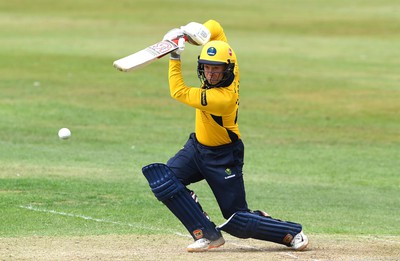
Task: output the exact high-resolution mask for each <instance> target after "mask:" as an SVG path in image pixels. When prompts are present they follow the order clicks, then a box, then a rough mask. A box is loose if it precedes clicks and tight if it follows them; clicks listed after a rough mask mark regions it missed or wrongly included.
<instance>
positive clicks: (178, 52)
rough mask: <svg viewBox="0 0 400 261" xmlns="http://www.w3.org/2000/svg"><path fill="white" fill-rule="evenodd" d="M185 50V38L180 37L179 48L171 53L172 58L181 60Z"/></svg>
mask: <svg viewBox="0 0 400 261" xmlns="http://www.w3.org/2000/svg"><path fill="white" fill-rule="evenodd" d="M184 50H185V38H183V37H182V38H179V40H178V49H176V50H175V51H173V52H172V53H171V60H180V59H181V53H182V52H183V51H184Z"/></svg>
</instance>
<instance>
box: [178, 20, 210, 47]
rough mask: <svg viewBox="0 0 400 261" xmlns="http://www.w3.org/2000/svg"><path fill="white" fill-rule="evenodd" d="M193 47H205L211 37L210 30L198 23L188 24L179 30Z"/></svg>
mask: <svg viewBox="0 0 400 261" xmlns="http://www.w3.org/2000/svg"><path fill="white" fill-rule="evenodd" d="M180 29H181V30H182V31H183V33H184V34H185V35H186V37H187V38H188V42H189V43H191V44H193V45H205V44H206V43H208V41H209V40H210V37H211V33H210V30H208V28H207V27H205V26H204V25H202V24H200V23H196V22H190V23H188V24H187V25H184V26H181V28H180Z"/></svg>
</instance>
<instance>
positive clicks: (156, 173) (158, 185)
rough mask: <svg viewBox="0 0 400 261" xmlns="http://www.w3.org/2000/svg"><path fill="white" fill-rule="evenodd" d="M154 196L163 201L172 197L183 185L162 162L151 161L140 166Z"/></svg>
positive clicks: (183, 187) (182, 188)
mask: <svg viewBox="0 0 400 261" xmlns="http://www.w3.org/2000/svg"><path fill="white" fill-rule="evenodd" d="M142 172H143V175H144V176H145V177H146V179H147V181H148V182H149V185H150V188H151V190H152V191H153V193H154V195H155V196H156V198H157V199H158V200H160V201H164V200H166V199H169V198H171V197H173V196H174V195H175V194H177V193H178V192H179V191H181V190H184V189H185V186H183V184H182V183H181V182H180V181H179V180H178V179H177V178H176V177H175V175H174V174H173V173H172V171H171V170H170V168H169V167H168V166H167V165H165V164H162V163H153V164H150V165H147V166H145V167H143V168H142Z"/></svg>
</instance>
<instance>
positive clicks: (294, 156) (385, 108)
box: [0, 0, 400, 255]
mask: <svg viewBox="0 0 400 261" xmlns="http://www.w3.org/2000/svg"><path fill="white" fill-rule="evenodd" d="M399 13H400V3H399V2H397V1H393V0H392V1H389V0H382V1H373V0H365V1H347V2H346V1H341V0H329V1H317V0H306V1H295V0H289V1H277V0H276V1H255V0H249V1H246V4H244V3H242V2H240V1H238V2H237V3H236V2H232V1H226V0H222V1H217V2H216V1H210V0H206V1H201V3H200V2H198V1H181V0H179V1H161V0H160V1H156V0H154V1H144V0H142V1H122V0H121V1H105V0H98V1H90V0H80V1H78V0H70V1H66V0H63V1H48V0H37V1H28V0H20V1H2V2H0V39H1V40H0V57H1V59H0V224H1V225H0V237H1V238H3V239H4V238H22V237H32V236H53V237H68V236H97V235H121V236H122V235H128V236H129V235H149V234H151V235H170V234H172V233H186V232H185V230H184V228H183V227H182V226H181V224H180V223H179V222H178V221H177V220H176V219H175V218H174V217H173V216H172V215H171V214H170V213H169V212H168V211H167V209H166V208H165V207H164V206H163V205H162V204H161V203H159V202H158V201H157V200H156V199H155V198H154V196H153V195H152V193H151V191H150V189H149V187H148V185H147V182H146V180H145V178H144V177H143V175H142V174H141V167H142V166H144V165H146V164H149V163H152V162H165V161H167V160H168V159H169V157H170V156H172V155H174V153H175V152H176V151H177V150H178V149H180V147H181V146H182V145H183V144H184V142H185V141H186V139H187V137H188V135H189V133H190V132H191V131H193V127H194V111H193V109H191V108H189V107H186V106H185V105H182V104H179V103H177V102H175V101H174V100H172V99H171V98H170V97H169V90H168V83H167V78H166V77H167V63H168V59H163V60H159V61H158V62H157V63H154V64H151V65H150V66H148V67H146V68H143V69H142V70H140V71H136V72H133V73H122V72H119V71H117V70H115V69H114V68H113V67H112V62H113V61H114V60H116V59H118V58H120V57H122V56H125V55H127V54H130V53H132V52H133V51H136V50H140V49H142V48H143V47H145V46H147V45H149V44H152V43H154V42H157V41H158V40H159V39H160V38H162V36H163V35H164V33H165V32H166V31H168V30H169V29H171V28H173V27H177V26H180V25H184V24H186V23H188V22H190V21H198V22H204V21H206V20H207V19H210V18H213V19H216V20H218V21H219V22H221V24H222V25H223V26H224V29H225V32H226V34H227V36H228V39H229V40H230V43H231V45H232V46H233V47H234V49H235V51H236V53H237V55H238V59H239V64H240V68H241V93H240V94H241V108H240V113H239V124H240V127H241V133H242V136H243V139H244V143H245V145H246V158H245V170H244V172H245V182H246V188H247V199H248V203H249V205H250V207H251V208H252V209H263V210H266V211H267V212H269V213H270V214H272V215H273V216H275V217H278V218H281V219H289V220H293V221H298V222H300V223H302V224H303V226H304V228H305V230H306V231H307V232H308V233H309V234H311V235H324V236H325V235H328V236H335V235H344V236H347V235H350V236H371V235H372V236H398V235H399V234H400V226H399V225H398V224H399V223H400V211H399V206H400V197H399V195H400V194H399V191H400V175H399V174H400V165H399V162H400V102H399V101H400V84H399V82H400V59H399V57H400V48H399V46H400V35H399V32H400V16H399ZM199 52H200V48H199V47H195V46H189V45H187V48H186V50H185V52H184V54H183V66H184V67H183V69H184V76H185V79H186V82H187V83H188V84H190V85H193V86H198V85H199V81H198V79H197V75H196V71H195V68H196V58H197V55H198V53H199ZM62 127H68V128H70V129H71V131H72V138H71V139H69V140H66V141H62V140H59V138H58V137H57V131H58V130H59V129H60V128H62ZM191 188H192V189H194V190H196V193H197V194H198V196H199V197H200V200H201V203H202V205H203V207H204V208H205V210H206V211H207V212H208V213H209V214H210V216H211V217H212V219H213V220H214V222H215V223H218V224H219V223H222V222H224V220H223V218H222V216H221V214H220V212H219V209H218V207H217V204H216V202H215V200H214V198H213V196H212V194H211V192H210V190H209V189H208V187H207V186H206V184H203V183H201V184H196V185H194V186H191ZM399 255H400V254H399Z"/></svg>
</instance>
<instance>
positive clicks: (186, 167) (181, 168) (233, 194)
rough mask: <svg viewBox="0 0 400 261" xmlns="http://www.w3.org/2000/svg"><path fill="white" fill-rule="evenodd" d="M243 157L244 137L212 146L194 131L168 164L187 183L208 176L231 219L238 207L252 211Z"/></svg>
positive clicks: (222, 209) (221, 204) (219, 202)
mask: <svg viewBox="0 0 400 261" xmlns="http://www.w3.org/2000/svg"><path fill="white" fill-rule="evenodd" d="M243 158H244V145H243V143H242V141H241V140H238V141H236V142H233V143H231V144H227V145H222V146H217V147H208V146H204V145H202V144H200V143H199V142H198V141H197V139H196V136H195V134H194V133H192V134H190V137H189V139H188V141H187V142H186V144H185V145H184V147H183V148H182V149H181V150H180V151H179V152H178V153H177V154H176V155H175V156H174V157H172V158H171V159H170V160H169V161H168V162H167V165H168V167H170V168H171V170H172V171H173V172H174V174H175V175H176V177H177V178H178V180H180V181H181V182H182V183H183V185H185V186H188V185H189V184H192V183H196V182H199V181H202V180H206V181H207V183H208V185H209V186H210V188H211V190H212V192H213V193H214V196H215V198H216V200H217V202H218V205H219V208H220V209H221V212H222V215H223V216H224V218H225V219H228V218H229V217H230V216H232V215H233V214H234V213H235V212H237V211H249V209H248V207H247V202H246V193H245V188H244V182H243V172H242V170H243Z"/></svg>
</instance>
